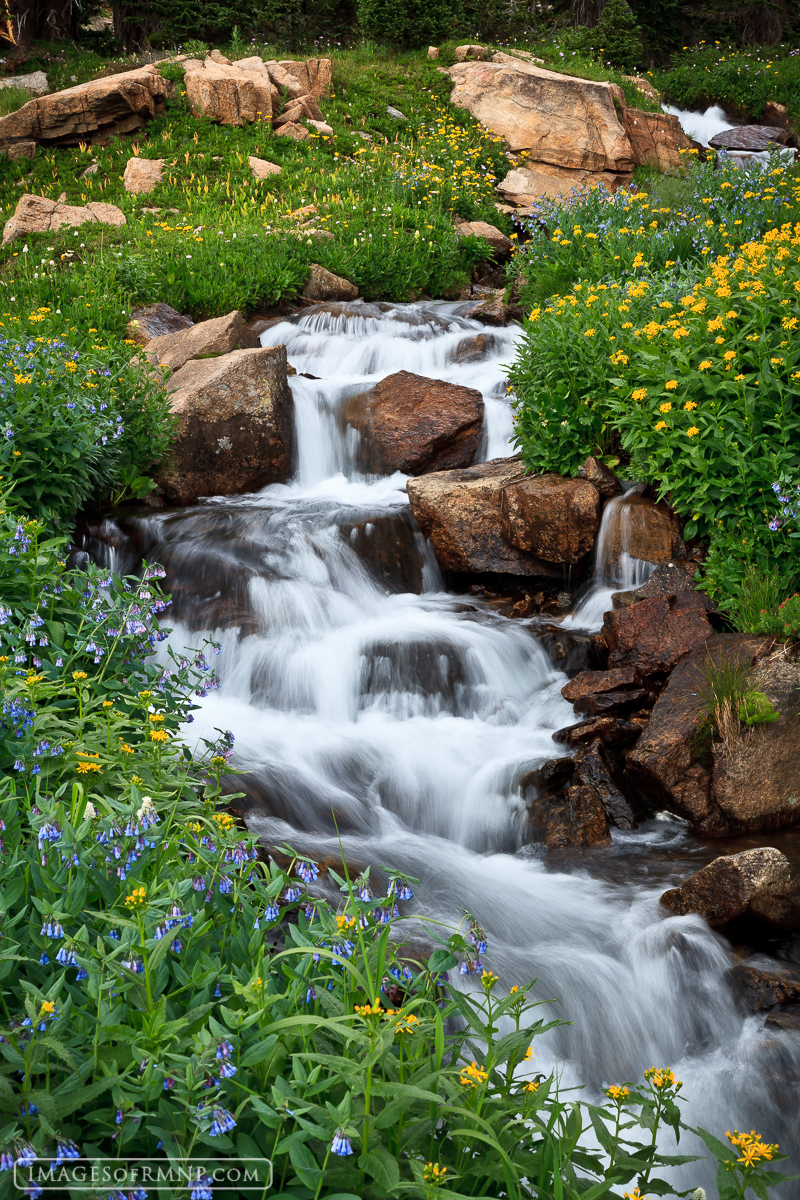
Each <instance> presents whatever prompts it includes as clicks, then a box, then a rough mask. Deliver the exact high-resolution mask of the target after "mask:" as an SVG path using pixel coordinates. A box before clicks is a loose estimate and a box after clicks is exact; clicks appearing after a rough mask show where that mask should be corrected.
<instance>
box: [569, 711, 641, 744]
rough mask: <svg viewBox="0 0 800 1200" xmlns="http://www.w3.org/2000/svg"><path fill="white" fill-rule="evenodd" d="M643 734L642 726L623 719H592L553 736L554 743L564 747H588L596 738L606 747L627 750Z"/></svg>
mask: <svg viewBox="0 0 800 1200" xmlns="http://www.w3.org/2000/svg"><path fill="white" fill-rule="evenodd" d="M641 732H642V729H641V726H640V725H637V724H635V723H634V722H633V721H627V720H625V719H624V718H623V717H610V716H603V717H591V718H590V719H589V720H588V721H580V722H579V723H578V724H577V725H568V726H567V727H566V728H565V729H559V730H558V731H557V732H556V733H554V734H553V741H554V742H557V743H559V745H562V746H573V747H577V746H587V745H589V743H590V742H593V741H594V740H595V738H597V739H599V740H600V741H601V742H602V743H603V745H604V746H612V747H614V749H625V748H627V747H628V746H632V745H633V743H634V742H635V741H636V739H637V738H638V737H639V735H640V733H641Z"/></svg>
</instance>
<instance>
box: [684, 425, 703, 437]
mask: <svg viewBox="0 0 800 1200" xmlns="http://www.w3.org/2000/svg"><path fill="white" fill-rule="evenodd" d="M699 432H700V430H699V429H698V428H697V426H696V425H690V426H689V428H688V429H687V430H686V436H687V437H695V435H696V434H698V433H699Z"/></svg>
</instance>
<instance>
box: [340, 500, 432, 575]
mask: <svg viewBox="0 0 800 1200" xmlns="http://www.w3.org/2000/svg"><path fill="white" fill-rule="evenodd" d="M339 524H340V528H341V530H342V534H343V536H345V537H346V538H347V540H348V542H349V544H350V546H351V547H352V549H353V551H354V552H355V553H356V554H357V555H358V556H359V558H360V559H361V561H362V562H363V564H364V566H365V567H366V568H367V570H368V571H370V572H371V573H372V574H373V575H374V576H376V578H377V579H379V580H380V582H381V583H382V584H383V585H384V586H385V587H388V588H391V590H392V591H394V592H414V593H415V594H416V595H419V594H420V593H421V591H422V554H421V553H420V549H421V547H420V544H419V543H420V542H421V538H420V535H419V531H418V530H417V529H416V528H415V527H414V522H413V520H412V518H411V514H410V513H409V511H408V509H401V510H400V511H395V512H389V513H384V514H377V515H375V516H372V517H370V518H369V520H367V521H356V522H350V521H346V520H344V519H343V520H342V521H341V522H340V523H339Z"/></svg>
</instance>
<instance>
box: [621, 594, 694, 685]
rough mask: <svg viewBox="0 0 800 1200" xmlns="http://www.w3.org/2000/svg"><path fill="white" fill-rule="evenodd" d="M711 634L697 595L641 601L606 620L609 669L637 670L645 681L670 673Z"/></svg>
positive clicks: (681, 595) (680, 595)
mask: <svg viewBox="0 0 800 1200" xmlns="http://www.w3.org/2000/svg"><path fill="white" fill-rule="evenodd" d="M711 633H712V629H711V625H710V624H709V622H708V617H707V616H706V610H705V606H704V605H703V602H702V601H701V600H700V599H699V598H698V597H697V596H696V595H695V593H694V592H682V593H680V594H679V595H677V596H674V597H672V598H671V599H662V600H639V601H637V602H636V603H635V604H631V605H630V606H629V607H628V608H624V609H618V610H615V611H612V612H607V613H606V614H605V617H604V618H603V638H604V639H605V643H606V645H607V646H608V650H609V655H608V665H609V667H634V668H635V669H636V670H637V671H638V672H639V674H640V675H641V676H642V678H645V679H646V678H647V677H648V676H649V675H663V674H666V673H667V672H669V671H671V670H672V668H673V667H674V666H675V665H676V664H677V663H678V662H679V661H680V660H681V659H682V658H685V657H686V655H687V654H691V653H692V651H693V650H696V649H697V648H698V647H699V646H702V645H704V644H705V642H706V641H707V640H708V638H709V637H710V636H711Z"/></svg>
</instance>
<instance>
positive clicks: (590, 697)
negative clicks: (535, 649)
mask: <svg viewBox="0 0 800 1200" xmlns="http://www.w3.org/2000/svg"><path fill="white" fill-rule="evenodd" d="M561 695H562V696H563V697H564V699H565V700H569V701H570V703H571V704H572V705H573V707H574V708H575V712H577V713H581V714H582V715H583V714H585V715H587V716H592V717H597V716H601V715H602V714H604V713H612V712H613V713H623V712H631V711H633V709H634V708H641V707H642V705H643V704H645V703H647V702H648V701H649V702H650V703H652V702H653V701H654V700H655V696H653V694H652V693H651V692H650V691H649V690H648V689H647V688H644V687H642V681H641V678H640V676H639V673H638V671H636V670H635V669H634V668H633V667H617V668H616V669H614V670H610V671H581V672H580V674H579V675H576V676H575V678H574V679H570V681H569V683H567V684H565V685H564V687H563V688H562V689H561Z"/></svg>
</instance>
